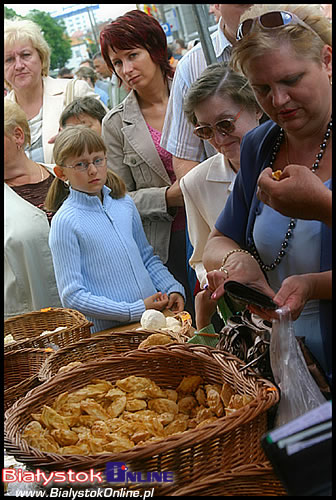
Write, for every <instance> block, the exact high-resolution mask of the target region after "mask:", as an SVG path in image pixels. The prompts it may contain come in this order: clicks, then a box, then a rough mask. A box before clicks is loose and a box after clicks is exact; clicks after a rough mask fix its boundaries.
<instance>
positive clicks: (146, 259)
mask: <svg viewBox="0 0 336 500" xmlns="http://www.w3.org/2000/svg"><path fill="white" fill-rule="evenodd" d="M105 155H106V146H105V144H104V141H103V139H102V138H101V137H100V136H99V135H98V134H97V133H96V132H95V131H93V130H91V129H89V128H87V127H85V126H81V125H79V126H76V127H67V128H65V129H64V130H63V131H61V132H60V133H59V134H58V135H57V137H56V140H55V145H54V158H55V162H56V166H55V174H56V175H57V177H58V179H57V180H56V181H55V185H54V186H52V187H51V192H49V195H48V198H47V200H46V206H48V207H49V209H50V210H55V209H56V210H57V209H58V207H59V205H60V203H62V204H61V207H60V208H59V209H58V211H57V213H56V214H55V216H54V218H53V219H54V222H53V223H52V225H51V229H50V237H49V245H50V248H51V252H52V258H53V263H54V267H55V276H56V283H57V287H58V291H59V294H60V297H61V301H62V304H63V306H64V307H69V308H72V309H77V310H78V311H80V312H82V313H83V314H85V316H87V318H88V319H89V320H90V321H92V322H93V324H94V326H93V330H92V331H93V332H97V331H100V330H103V329H106V328H110V327H113V326H118V325H120V324H122V323H128V322H134V321H139V320H140V318H141V315H142V313H143V312H144V311H145V310H146V309H158V310H163V309H165V308H166V307H167V308H169V309H171V310H173V311H176V312H180V311H182V310H183V307H184V297H185V293H184V289H183V287H182V285H181V284H180V283H178V282H177V281H176V280H175V279H174V277H173V276H172V275H171V274H170V272H169V271H168V269H167V268H166V267H165V266H164V265H163V263H162V261H161V260H160V258H159V257H158V256H157V255H154V253H153V248H152V247H151V246H150V245H149V243H148V241H147V239H146V236H145V233H144V230H143V227H142V223H141V219H140V216H139V213H138V211H137V209H136V207H135V204H134V202H133V200H132V198H131V197H130V196H128V195H127V194H125V184H124V182H123V181H122V180H121V179H120V177H118V176H117V175H116V174H114V173H113V172H109V173H107V165H106V156H105ZM65 182H69V184H70V188H69V189H68V188H67V186H66V185H65V184H64V183H65ZM64 199H65V201H63V200H64Z"/></svg>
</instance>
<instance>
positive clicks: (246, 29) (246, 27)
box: [236, 10, 317, 41]
mask: <svg viewBox="0 0 336 500" xmlns="http://www.w3.org/2000/svg"><path fill="white" fill-rule="evenodd" d="M257 22H258V23H259V25H260V26H261V27H262V28H265V29H272V28H280V27H281V26H287V25H288V24H299V25H300V26H302V27H303V28H306V29H308V30H310V31H311V32H312V33H314V35H317V33H316V32H315V31H314V30H313V28H311V27H310V26H308V24H306V23H305V22H303V21H302V20H301V19H299V18H298V17H297V16H296V15H295V14H292V13H291V12H287V11H285V10H277V11H272V12H267V13H266V14H262V15H261V16H258V17H255V18H253V19H245V21H243V22H242V23H240V25H239V26H238V30H237V35H236V39H237V40H238V41H239V40H241V39H242V38H244V36H246V35H248V34H249V33H250V32H251V31H253V28H254V26H255V24H256V23H257Z"/></svg>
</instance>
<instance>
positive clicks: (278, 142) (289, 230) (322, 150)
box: [251, 119, 332, 271]
mask: <svg viewBox="0 0 336 500" xmlns="http://www.w3.org/2000/svg"><path fill="white" fill-rule="evenodd" d="M331 130H332V119H331V120H330V122H329V123H328V127H327V131H326V133H325V134H324V137H323V141H322V143H321V144H320V151H319V152H318V154H317V155H316V160H315V162H314V163H313V166H312V168H311V171H312V172H316V170H317V169H318V167H319V164H320V161H321V159H322V157H323V155H324V153H325V151H326V149H327V144H328V140H329V138H330V135H331ZM284 138H285V132H284V130H283V129H282V128H281V129H280V133H279V135H278V138H277V140H276V141H275V144H274V147H273V150H272V154H271V161H270V163H269V165H268V166H269V167H271V168H272V170H273V164H274V161H275V158H276V156H277V154H278V151H279V149H280V146H281V143H282V141H283V140H284ZM295 226H296V219H293V218H292V219H290V222H289V224H288V228H287V232H286V234H285V237H284V240H283V242H282V244H281V248H280V250H279V252H278V255H277V257H276V258H275V259H274V261H273V262H272V263H271V264H264V262H263V261H262V260H261V258H260V256H259V253H258V250H257V248H256V246H255V243H254V240H253V229H252V232H251V250H252V254H253V256H254V257H255V259H256V260H257V262H258V264H259V265H260V267H261V269H262V270H263V271H273V269H275V268H276V267H277V266H278V265H279V264H280V262H281V260H282V259H283V257H284V256H285V255H286V251H287V249H288V245H289V240H290V238H291V237H292V236H293V232H294V228H295Z"/></svg>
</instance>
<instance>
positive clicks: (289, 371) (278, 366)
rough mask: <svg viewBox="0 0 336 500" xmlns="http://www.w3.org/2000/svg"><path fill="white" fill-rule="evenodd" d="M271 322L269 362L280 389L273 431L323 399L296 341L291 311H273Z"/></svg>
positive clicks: (323, 400)
mask: <svg viewBox="0 0 336 500" xmlns="http://www.w3.org/2000/svg"><path fill="white" fill-rule="evenodd" d="M276 312H277V313H278V314H279V320H273V326H272V335H271V345H270V361H271V367H272V372H273V376H274V381H275V383H276V384H277V385H278V386H279V389H280V402H279V405H278V409H277V413H276V416H275V421H274V427H279V426H280V425H284V424H286V423H287V422H289V421H291V420H293V419H294V418H296V417H299V416H300V415H303V414H304V413H306V412H307V411H309V410H312V409H313V408H316V407H317V406H320V405H321V404H322V403H325V401H326V399H325V397H324V396H323V394H322V393H321V391H320V389H319V388H318V386H317V384H316V382H315V380H314V379H313V377H312V376H311V374H310V372H309V370H308V367H307V364H306V362H305V360H304V357H303V354H302V351H301V349H300V347H299V344H298V342H297V340H296V338H295V334H294V327H293V322H292V319H291V314H290V309H289V307H287V306H285V307H283V308H281V309H277V311H276Z"/></svg>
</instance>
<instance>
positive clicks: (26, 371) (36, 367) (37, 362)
mask: <svg viewBox="0 0 336 500" xmlns="http://www.w3.org/2000/svg"><path fill="white" fill-rule="evenodd" d="M50 354H51V352H49V350H46V349H41V348H28V349H17V350H14V351H9V352H6V353H5V356H4V378H5V380H4V387H5V390H6V389H9V388H10V387H13V386H15V385H17V384H20V383H21V382H23V381H24V380H27V379H28V378H30V377H32V376H34V375H37V374H38V372H39V371H40V369H41V367H42V365H43V363H44V361H46V360H47V359H48V357H49V356H50Z"/></svg>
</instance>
